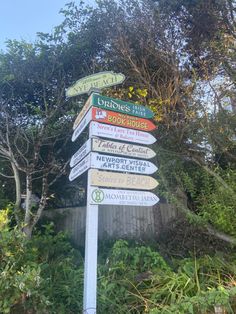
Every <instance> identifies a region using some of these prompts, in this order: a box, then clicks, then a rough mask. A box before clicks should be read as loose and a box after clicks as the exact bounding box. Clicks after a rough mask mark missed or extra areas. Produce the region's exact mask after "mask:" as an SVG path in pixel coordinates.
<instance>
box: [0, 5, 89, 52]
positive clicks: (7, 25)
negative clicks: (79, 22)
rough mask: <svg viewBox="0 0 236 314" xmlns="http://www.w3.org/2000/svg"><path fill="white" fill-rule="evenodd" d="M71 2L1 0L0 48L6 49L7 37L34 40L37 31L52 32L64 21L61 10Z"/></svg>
mask: <svg viewBox="0 0 236 314" xmlns="http://www.w3.org/2000/svg"><path fill="white" fill-rule="evenodd" d="M69 2H72V0H0V50H5V47H6V45H5V44H4V41H5V40H6V39H17V40H21V39H24V40H26V41H27V42H34V41H35V39H36V33H37V32H44V33H50V32H51V31H52V30H53V27H54V26H57V25H58V24H60V23H61V22H62V21H63V15H62V14H59V11H60V9H62V8H64V7H65V4H66V3H69ZM75 2H76V3H79V1H78V0H77V1H76V0H75ZM85 2H90V1H85Z"/></svg>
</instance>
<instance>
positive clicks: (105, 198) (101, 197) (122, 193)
mask: <svg viewBox="0 0 236 314" xmlns="http://www.w3.org/2000/svg"><path fill="white" fill-rule="evenodd" d="M159 200H160V199H159V198H158V197H157V196H156V195H155V194H153V193H151V192H146V191H132V190H117V189H116V190H114V189H101V188H99V187H93V188H91V189H90V201H91V202H90V204H93V205H127V206H153V205H155V204H157V203H158V202H159Z"/></svg>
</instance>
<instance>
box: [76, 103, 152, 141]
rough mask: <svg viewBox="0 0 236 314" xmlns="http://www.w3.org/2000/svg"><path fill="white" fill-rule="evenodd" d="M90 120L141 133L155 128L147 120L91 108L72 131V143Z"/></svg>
mask: <svg viewBox="0 0 236 314" xmlns="http://www.w3.org/2000/svg"><path fill="white" fill-rule="evenodd" d="M92 120H93V121H97V122H103V123H107V124H112V125H118V126H123V127H127V128H131V129H136V130H142V131H151V130H154V129H155V128H156V126H155V124H153V123H152V122H151V121H149V120H147V119H143V118H137V117H133V116H128V115H124V114H121V113H117V112H113V111H109V110H103V109H99V108H96V107H92V108H90V110H89V111H88V112H87V113H86V115H85V117H84V118H83V119H82V121H81V122H80V124H79V125H78V126H77V127H76V129H75V130H74V133H73V135H72V142H74V141H75V140H76V139H77V138H78V137H79V135H80V134H81V133H82V132H83V131H84V129H85V128H86V126H87V125H88V124H89V122H90V121H92Z"/></svg>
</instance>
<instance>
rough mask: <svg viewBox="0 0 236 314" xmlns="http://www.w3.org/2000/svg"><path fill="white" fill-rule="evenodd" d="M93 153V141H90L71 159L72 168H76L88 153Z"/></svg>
mask: <svg viewBox="0 0 236 314" xmlns="http://www.w3.org/2000/svg"><path fill="white" fill-rule="evenodd" d="M90 151H91V140H90V139H88V140H87V141H86V142H85V143H84V145H82V146H81V147H80V148H79V150H78V151H77V152H76V153H75V154H74V155H73V156H72V157H71V160H70V166H71V167H74V166H75V165H76V164H77V163H78V162H80V161H81V160H82V159H83V158H84V157H85V156H86V155H88V153H90Z"/></svg>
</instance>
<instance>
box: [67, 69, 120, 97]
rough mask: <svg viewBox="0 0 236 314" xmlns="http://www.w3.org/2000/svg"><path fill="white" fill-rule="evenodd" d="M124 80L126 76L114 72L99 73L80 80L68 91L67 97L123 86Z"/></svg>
mask: <svg viewBox="0 0 236 314" xmlns="http://www.w3.org/2000/svg"><path fill="white" fill-rule="evenodd" d="M124 80H125V76H124V75H123V74H121V73H114V72H113V71H105V72H99V73H96V74H92V75H89V76H86V77H83V78H82V79H80V80H78V81H77V82H76V83H75V84H74V85H72V86H71V87H69V88H68V89H67V90H66V96H67V97H72V96H77V95H81V94H85V93H89V92H90V91H91V90H100V89H102V88H105V87H110V86H114V85H118V84H121V83H123V82H124Z"/></svg>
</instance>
